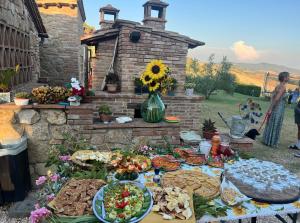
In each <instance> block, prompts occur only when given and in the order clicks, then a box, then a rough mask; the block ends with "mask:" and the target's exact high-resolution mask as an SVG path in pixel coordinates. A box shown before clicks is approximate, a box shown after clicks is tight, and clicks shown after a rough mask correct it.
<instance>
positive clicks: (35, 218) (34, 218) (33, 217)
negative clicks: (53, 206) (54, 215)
mask: <svg viewBox="0 0 300 223" xmlns="http://www.w3.org/2000/svg"><path fill="white" fill-rule="evenodd" d="M50 214H51V211H49V210H48V209H47V208H45V207H43V208H39V209H36V210H34V211H32V212H31V213H30V218H29V220H30V222H31V223H39V222H41V220H42V219H44V218H47V217H48V216H49V215H50Z"/></svg>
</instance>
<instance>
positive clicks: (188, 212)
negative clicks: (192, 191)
mask: <svg viewBox="0 0 300 223" xmlns="http://www.w3.org/2000/svg"><path fill="white" fill-rule="evenodd" d="M153 200H154V205H153V209H152V210H153V212H157V213H159V214H160V215H162V217H163V219H166V220H173V219H180V220H188V219H190V218H191V217H192V215H193V210H192V207H191V205H190V201H191V200H192V198H191V196H190V195H189V193H188V191H186V190H183V189H181V188H179V187H166V188H160V187H156V188H154V189H153Z"/></svg>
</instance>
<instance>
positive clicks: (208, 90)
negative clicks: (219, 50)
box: [195, 54, 218, 99]
mask: <svg viewBox="0 0 300 223" xmlns="http://www.w3.org/2000/svg"><path fill="white" fill-rule="evenodd" d="M214 59H215V55H214V54H212V55H210V56H209V58H208V63H206V64H205V65H204V74H203V75H201V76H197V77H196V78H195V82H196V88H195V91H196V92H198V93H201V94H203V95H204V96H205V98H206V99H209V97H210V96H211V94H212V93H213V92H214V91H215V90H217V86H218V85H217V83H218V81H217V76H216V70H215V66H216V65H215V62H214Z"/></svg>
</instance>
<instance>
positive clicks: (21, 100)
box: [15, 98, 29, 106]
mask: <svg viewBox="0 0 300 223" xmlns="http://www.w3.org/2000/svg"><path fill="white" fill-rule="evenodd" d="M15 104H16V105H19V106H22V105H28V104H29V99H26V98H15Z"/></svg>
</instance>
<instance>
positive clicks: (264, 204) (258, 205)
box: [251, 200, 270, 208]
mask: <svg viewBox="0 0 300 223" xmlns="http://www.w3.org/2000/svg"><path fill="white" fill-rule="evenodd" d="M251 203H252V204H253V205H255V206H256V207H259V208H267V207H269V206H270V204H267V203H262V202H258V201H253V200H252V201H251Z"/></svg>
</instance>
